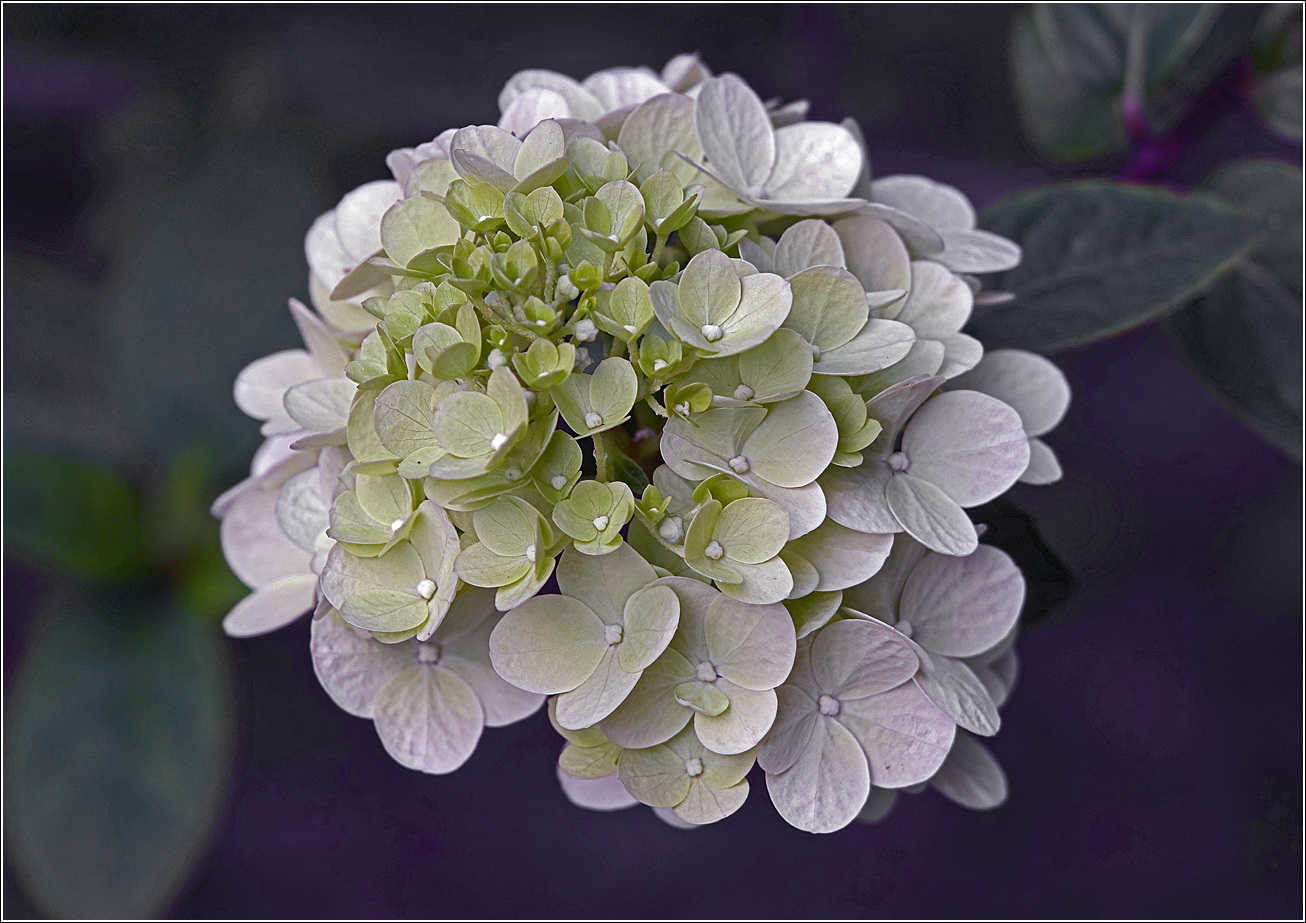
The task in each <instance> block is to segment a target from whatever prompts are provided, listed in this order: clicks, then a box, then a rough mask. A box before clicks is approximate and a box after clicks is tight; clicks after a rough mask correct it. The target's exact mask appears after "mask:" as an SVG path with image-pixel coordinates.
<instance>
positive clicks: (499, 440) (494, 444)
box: [490, 433, 508, 452]
mask: <svg viewBox="0 0 1306 923" xmlns="http://www.w3.org/2000/svg"><path fill="white" fill-rule="evenodd" d="M507 441H508V437H507V436H506V435H504V434H503V433H495V434H494V435H493V436H491V437H490V448H492V449H494V451H496V452H497V451H499V450H500V449H502V448H503V444H504V443H505V442H507Z"/></svg>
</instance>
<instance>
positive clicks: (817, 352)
mask: <svg viewBox="0 0 1306 923" xmlns="http://www.w3.org/2000/svg"><path fill="white" fill-rule="evenodd" d="M812 358H813V359H814V360H815V361H817V362H820V361H821V347H819V346H817V345H816V344H815V343H813V344H812Z"/></svg>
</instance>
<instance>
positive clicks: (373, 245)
mask: <svg viewBox="0 0 1306 923" xmlns="http://www.w3.org/2000/svg"><path fill="white" fill-rule="evenodd" d="M402 197H403V190H402V189H401V188H399V184H398V183H396V182H394V181H393V180H377V181H376V182H372V183H364V184H363V185H362V186H359V187H358V188H357V189H355V190H354V191H353V192H350V193H348V194H346V195H345V197H344V198H343V199H341V200H340V204H339V205H337V206H336V235H337V236H338V237H339V238H340V245H341V246H342V247H343V248H344V250H345V252H346V253H347V254H349V256H350V257H351V258H352V259H353V261H354V264H355V265H357V264H358V263H361V262H363V261H364V260H365V259H367V258H368V257H370V256H371V255H372V254H374V253H376V251H378V250H380V249H381V216H382V215H384V214H385V213H386V210H387V209H388V208H389V207H390V206H391V205H393V204H395V202H397V201H398V200H399V199H400V198H402Z"/></svg>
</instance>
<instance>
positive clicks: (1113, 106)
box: [1011, 3, 1257, 161]
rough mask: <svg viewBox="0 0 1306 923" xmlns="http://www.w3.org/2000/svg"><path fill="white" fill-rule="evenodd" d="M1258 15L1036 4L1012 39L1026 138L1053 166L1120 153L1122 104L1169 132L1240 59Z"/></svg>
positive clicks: (1213, 9)
mask: <svg viewBox="0 0 1306 923" xmlns="http://www.w3.org/2000/svg"><path fill="white" fill-rule="evenodd" d="M1239 6H1241V7H1242V8H1241V9H1240V8H1238V7H1239ZM1256 13H1257V11H1256V10H1255V9H1254V8H1253V7H1252V6H1251V5H1249V4H1243V5H1231V6H1230V8H1228V9H1224V8H1222V5H1220V4H1214V3H1174V4H1161V3H1138V4H1125V3H1120V4H1109V3H1039V4H1034V5H1033V6H1032V7H1031V8H1030V9H1029V10H1028V11H1027V12H1025V13H1024V14H1023V15H1021V16H1019V17H1018V18H1017V19H1016V23H1015V26H1014V31H1013V34H1012V41H1011V70H1012V78H1013V85H1014V89H1015V94H1016V100H1017V103H1018V105H1019V108H1020V114H1021V121H1022V123H1023V124H1024V127H1025V131H1026V134H1027V135H1028V136H1029V138H1030V140H1031V141H1033V143H1034V145H1035V147H1037V148H1038V149H1039V150H1040V151H1041V152H1042V153H1043V154H1045V155H1047V156H1048V157H1050V158H1052V159H1054V160H1060V161H1076V160H1087V159H1091V158H1095V157H1101V156H1104V155H1107V154H1112V153H1115V152H1118V151H1120V150H1123V149H1124V147H1125V146H1126V143H1127V141H1128V137H1127V133H1126V129H1125V125H1124V121H1123V119H1122V111H1123V108H1124V107H1123V104H1122V99H1123V98H1124V97H1126V96H1129V97H1131V98H1132V99H1133V100H1135V101H1136V104H1137V103H1141V104H1142V106H1143V107H1144V109H1145V110H1146V115H1147V117H1148V119H1149V121H1150V123H1151V126H1150V127H1151V128H1152V130H1153V131H1157V132H1163V131H1167V130H1169V129H1170V128H1171V127H1172V126H1173V125H1174V124H1176V123H1177V122H1178V121H1179V120H1180V119H1181V118H1182V117H1183V116H1184V115H1186V114H1187V112H1188V111H1189V109H1190V107H1191V106H1192V104H1193V101H1194V100H1196V99H1199V98H1200V97H1201V95H1202V91H1203V90H1204V89H1205V87H1206V86H1207V85H1208V84H1209V83H1210V82H1211V81H1212V80H1213V79H1215V77H1217V76H1218V75H1219V74H1220V73H1221V72H1222V71H1224V70H1225V69H1226V68H1227V67H1228V65H1229V64H1230V63H1232V62H1233V60H1234V59H1235V58H1237V57H1239V56H1240V55H1241V54H1243V53H1245V52H1246V51H1247V49H1248V44H1249V39H1250V37H1251V28H1252V24H1253V22H1254V19H1255V16H1256Z"/></svg>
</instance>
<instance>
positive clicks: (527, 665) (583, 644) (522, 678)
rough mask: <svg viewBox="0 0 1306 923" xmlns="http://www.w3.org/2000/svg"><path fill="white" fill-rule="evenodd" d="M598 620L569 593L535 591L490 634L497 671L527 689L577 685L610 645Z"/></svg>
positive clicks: (549, 689)
mask: <svg viewBox="0 0 1306 923" xmlns="http://www.w3.org/2000/svg"><path fill="white" fill-rule="evenodd" d="M603 632H604V626H603V622H602V620H600V619H599V617H598V616H597V615H595V614H594V613H593V611H591V610H590V608H589V607H588V606H586V605H585V604H584V603H581V602H578V601H577V600H574V599H572V598H571V597H569V596H537V597H535V598H534V599H531V600H528V601H527V602H524V603H522V604H521V605H520V606H518V607H517V608H515V609H512V610H511V611H509V612H508V613H506V614H505V615H504V617H503V618H502V619H501V620H500V621H499V624H498V625H496V626H495V627H494V632H493V633H492V634H491V635H490V661H491V662H492V663H493V664H494V669H495V671H496V672H498V674H499V675H500V676H502V677H503V678H504V679H506V680H507V681H508V682H510V683H512V684H513V685H514V686H517V687H518V688H521V689H525V690H526V691H528V692H539V693H544V694H545V695H552V694H555V693H559V692H569V691H570V690H572V689H575V688H576V687H577V686H579V685H580V684H581V683H583V682H584V681H585V680H586V679H588V678H589V677H590V675H591V674H592V673H593V672H594V670H595V668H596V667H598V665H599V661H601V660H602V659H603V655H604V652H605V651H607V649H608V644H607V641H606V640H604V634H603Z"/></svg>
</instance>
